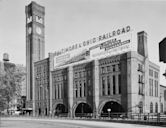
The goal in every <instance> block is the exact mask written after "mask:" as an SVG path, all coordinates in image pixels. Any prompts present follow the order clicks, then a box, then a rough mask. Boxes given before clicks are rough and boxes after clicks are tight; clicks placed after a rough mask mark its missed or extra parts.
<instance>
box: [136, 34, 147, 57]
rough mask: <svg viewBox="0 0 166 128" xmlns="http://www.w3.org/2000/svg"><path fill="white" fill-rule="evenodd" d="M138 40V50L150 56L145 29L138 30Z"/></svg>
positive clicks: (141, 53) (143, 54)
mask: <svg viewBox="0 0 166 128" xmlns="http://www.w3.org/2000/svg"><path fill="white" fill-rule="evenodd" d="M137 40H138V47H137V52H138V53H139V54H140V55H142V56H144V57H148V47H147V33H146V32H145V31H141V32H138V33H137Z"/></svg>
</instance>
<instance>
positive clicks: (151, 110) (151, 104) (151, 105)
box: [150, 102, 153, 113]
mask: <svg viewBox="0 0 166 128" xmlns="http://www.w3.org/2000/svg"><path fill="white" fill-rule="evenodd" d="M150 113H153V103H152V102H151V103H150Z"/></svg>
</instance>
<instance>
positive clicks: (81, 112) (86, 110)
mask: <svg viewBox="0 0 166 128" xmlns="http://www.w3.org/2000/svg"><path fill="white" fill-rule="evenodd" d="M92 113H93V111H92V108H91V106H90V105H89V104H87V103H79V104H78V106H77V107H76V109H75V116H76V117H91V116H92Z"/></svg>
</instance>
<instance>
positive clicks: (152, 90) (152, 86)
mask: <svg viewBox="0 0 166 128" xmlns="http://www.w3.org/2000/svg"><path fill="white" fill-rule="evenodd" d="M151 81H152V96H153V95H154V94H153V79H151Z"/></svg>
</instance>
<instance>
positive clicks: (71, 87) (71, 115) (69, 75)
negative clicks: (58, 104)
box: [68, 66, 74, 117]
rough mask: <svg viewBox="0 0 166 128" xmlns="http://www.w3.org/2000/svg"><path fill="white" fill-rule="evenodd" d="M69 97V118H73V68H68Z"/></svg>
mask: <svg viewBox="0 0 166 128" xmlns="http://www.w3.org/2000/svg"><path fill="white" fill-rule="evenodd" d="M68 97H69V99H68V100H69V101H68V102H69V109H68V110H69V116H70V117H73V115H74V113H73V67H72V66H69V67H68Z"/></svg>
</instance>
